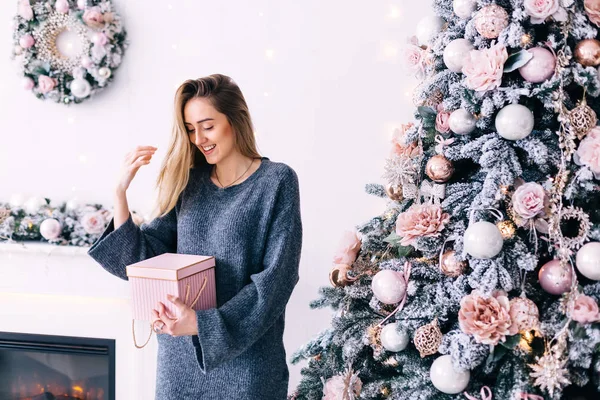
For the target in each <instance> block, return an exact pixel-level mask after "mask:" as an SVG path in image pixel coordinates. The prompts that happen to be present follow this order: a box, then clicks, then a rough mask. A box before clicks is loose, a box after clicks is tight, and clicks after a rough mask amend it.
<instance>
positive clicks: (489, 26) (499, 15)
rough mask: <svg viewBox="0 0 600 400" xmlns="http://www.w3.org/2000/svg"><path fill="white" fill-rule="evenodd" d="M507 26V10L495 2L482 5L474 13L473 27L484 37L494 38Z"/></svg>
mask: <svg viewBox="0 0 600 400" xmlns="http://www.w3.org/2000/svg"><path fill="white" fill-rule="evenodd" d="M507 26H508V12H506V10H505V9H504V8H502V7H500V6H499V5H497V4H489V5H487V6H485V7H482V8H481V10H479V11H478V12H477V14H476V15H475V29H477V32H479V34H480V35H481V36H483V37H484V38H486V39H496V38H497V37H498V36H500V32H502V30H503V29H504V28H506V27H507Z"/></svg>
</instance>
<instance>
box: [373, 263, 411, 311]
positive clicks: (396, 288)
mask: <svg viewBox="0 0 600 400" xmlns="http://www.w3.org/2000/svg"><path fill="white" fill-rule="evenodd" d="M371 289H372V290H373V294H374V295H375V297H376V298H377V300H379V301H380V302H382V303H384V304H396V303H398V302H400V300H402V297H403V296H404V293H405V292H406V282H405V280H404V276H403V275H402V274H401V273H400V272H397V271H392V270H390V269H384V270H381V271H379V272H378V273H377V274H375V276H374V277H373V281H372V282H371Z"/></svg>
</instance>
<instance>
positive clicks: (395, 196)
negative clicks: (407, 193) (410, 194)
mask: <svg viewBox="0 0 600 400" xmlns="http://www.w3.org/2000/svg"><path fill="white" fill-rule="evenodd" d="M385 194H387V196H388V197H389V198H390V199H391V200H394V201H402V199H404V196H403V195H402V186H400V185H395V184H393V183H388V184H387V185H385Z"/></svg>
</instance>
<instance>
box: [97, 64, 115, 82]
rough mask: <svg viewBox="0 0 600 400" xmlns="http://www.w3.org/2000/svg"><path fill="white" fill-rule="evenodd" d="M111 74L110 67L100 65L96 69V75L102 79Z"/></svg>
mask: <svg viewBox="0 0 600 400" xmlns="http://www.w3.org/2000/svg"><path fill="white" fill-rule="evenodd" d="M111 74H112V72H111V71H110V68H106V67H102V68H100V69H99V70H98V75H100V77H102V78H104V79H108V78H109V77H110V75H111Z"/></svg>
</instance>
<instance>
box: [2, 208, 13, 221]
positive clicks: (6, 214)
mask: <svg viewBox="0 0 600 400" xmlns="http://www.w3.org/2000/svg"><path fill="white" fill-rule="evenodd" d="M10 214H11V211H10V210H9V209H8V208H0V225H1V224H3V223H4V221H6V220H7V219H8V217H10Z"/></svg>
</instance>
